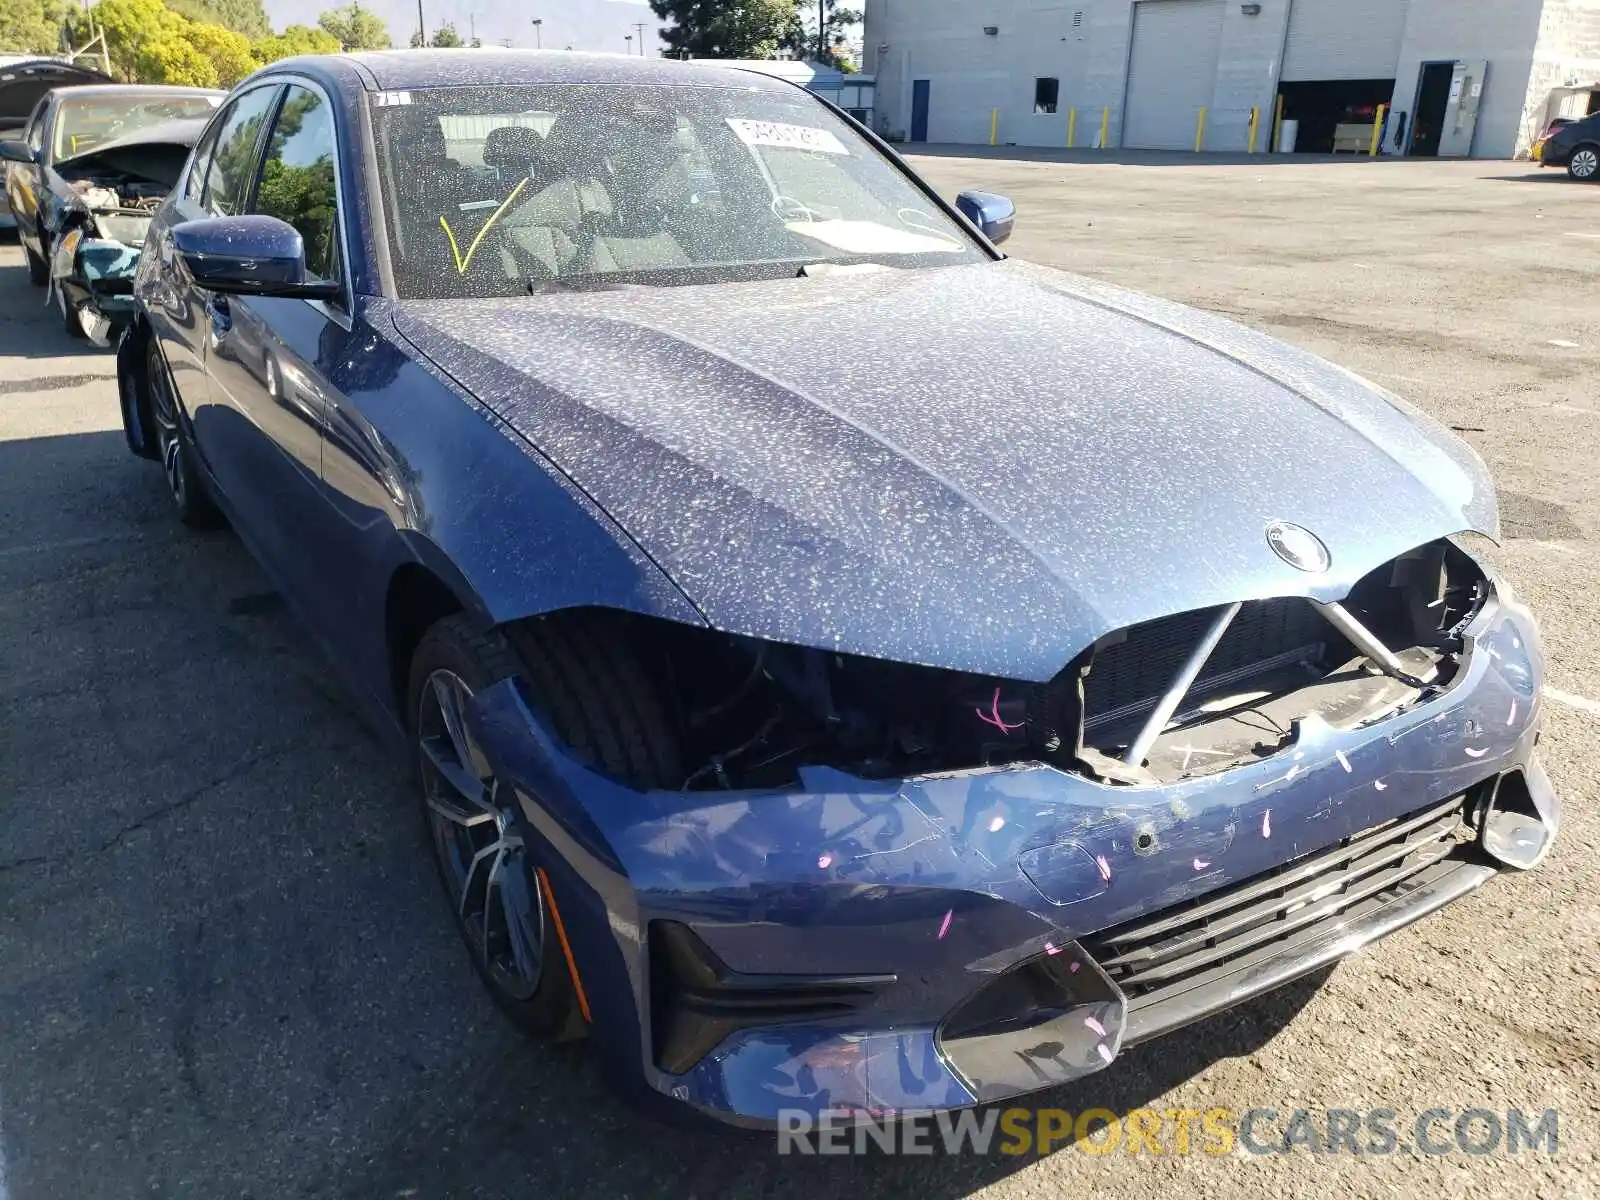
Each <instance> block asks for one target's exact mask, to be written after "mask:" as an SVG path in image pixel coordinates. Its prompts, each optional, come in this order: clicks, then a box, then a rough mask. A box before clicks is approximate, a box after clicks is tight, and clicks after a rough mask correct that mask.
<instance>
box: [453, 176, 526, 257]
mask: <svg viewBox="0 0 1600 1200" xmlns="http://www.w3.org/2000/svg"><path fill="white" fill-rule="evenodd" d="M527 186H528V181H527V180H526V179H524V180H521V181H520V182H518V184H517V186H516V187H514V188H512V189H511V194H510V195H509V196H507V197H506V198H505V199H504V200H502V201H501V202H500V207H499V208H497V209H495V210H494V211H493V212H492V213H490V214H489V219H488V220H487V221H485V222H484V223H483V228H482V229H480V230H478V236H477V237H475V238H473V239H472V244H471V245H470V246H468V247H467V252H466V253H465V254H462V253H461V247H460V246H459V245H458V244H457V242H456V235H455V231H454V230H453V229H451V228H450V222H449V221H447V220H446V219H445V218H444V217H443V216H442V215H441V216H440V217H439V225H440V226H441V227H442V228H443V229H444V236H445V237H447V238H449V239H450V254H451V257H453V258H454V259H455V260H456V274H457V275H465V274H466V273H467V268H468V267H469V266H471V265H472V254H473V251H475V250H477V248H478V244H479V243H480V242H482V241H483V239H484V235H485V234H487V233H488V232H489V230H491V229H493V228H494V223H495V222H496V221H498V220H499V219H500V216H501V214H502V213H504V212H505V211H506V209H508V208H510V207H511V202H512V201H513V200H515V199H516V198H517V197H518V196H519V195H521V194H522V189H523V188H525V187H527Z"/></svg>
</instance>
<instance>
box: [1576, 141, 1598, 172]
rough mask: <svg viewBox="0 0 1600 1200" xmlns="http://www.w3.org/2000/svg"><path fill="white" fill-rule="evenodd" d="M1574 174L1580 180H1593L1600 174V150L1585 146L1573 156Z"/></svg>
mask: <svg viewBox="0 0 1600 1200" xmlns="http://www.w3.org/2000/svg"><path fill="white" fill-rule="evenodd" d="M1572 174H1573V175H1574V176H1575V177H1576V178H1578V179H1593V178H1594V177H1595V175H1596V174H1600V150H1593V149H1590V148H1589V147H1587V146H1585V147H1584V148H1583V149H1582V150H1579V151H1578V152H1577V153H1576V154H1574V155H1573V156H1572Z"/></svg>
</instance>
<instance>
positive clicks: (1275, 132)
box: [1270, 92, 1283, 154]
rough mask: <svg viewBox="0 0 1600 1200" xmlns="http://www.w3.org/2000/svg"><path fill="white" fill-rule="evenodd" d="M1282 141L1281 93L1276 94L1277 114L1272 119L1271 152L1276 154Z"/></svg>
mask: <svg viewBox="0 0 1600 1200" xmlns="http://www.w3.org/2000/svg"><path fill="white" fill-rule="evenodd" d="M1282 140H1283V93H1282V92H1279V93H1278V112H1277V115H1276V116H1274V117H1273V118H1272V146H1271V148H1270V149H1271V152H1272V153H1273V154H1276V153H1278V143H1279V142H1280V141H1282Z"/></svg>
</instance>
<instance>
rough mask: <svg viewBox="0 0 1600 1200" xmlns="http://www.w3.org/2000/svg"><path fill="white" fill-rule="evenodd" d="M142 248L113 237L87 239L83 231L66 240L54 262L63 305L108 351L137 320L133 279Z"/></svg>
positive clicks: (54, 284)
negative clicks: (130, 322) (118, 334)
mask: <svg viewBox="0 0 1600 1200" xmlns="http://www.w3.org/2000/svg"><path fill="white" fill-rule="evenodd" d="M140 254H141V249H140V247H138V246H130V245H128V244H127V243H125V242H120V241H115V240H112V239H109V238H97V237H87V236H85V235H84V233H83V231H82V230H81V229H74V230H72V231H70V232H69V233H67V234H66V235H65V236H63V237H62V238H61V240H60V242H59V243H58V244H57V246H56V247H55V250H54V252H53V254H52V255H51V258H52V264H51V266H52V272H51V274H52V284H53V288H54V289H57V292H58V295H57V297H56V298H57V300H58V302H60V303H62V304H64V305H65V307H66V310H67V311H68V312H70V313H74V314H76V317H75V319H76V320H77V321H78V324H79V326H80V328H82V330H83V332H84V335H85V336H86V337H88V338H89V339H90V340H91V341H93V342H94V343H95V344H96V345H99V346H107V345H110V344H111V339H112V338H113V337H114V336H115V335H116V332H117V330H119V329H120V328H121V327H122V326H123V325H125V324H126V323H127V322H128V320H129V319H130V318H131V317H132V315H133V311H134V303H133V277H134V275H135V274H136V273H137V272H138V269H139V258H140Z"/></svg>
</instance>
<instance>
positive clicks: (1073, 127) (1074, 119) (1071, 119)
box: [1067, 108, 1078, 150]
mask: <svg viewBox="0 0 1600 1200" xmlns="http://www.w3.org/2000/svg"><path fill="white" fill-rule="evenodd" d="M1077 144H1078V110H1077V109H1075V108H1069V109H1067V149H1068V150H1071V149H1072V148H1073V147H1074V146H1076V145H1077Z"/></svg>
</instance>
